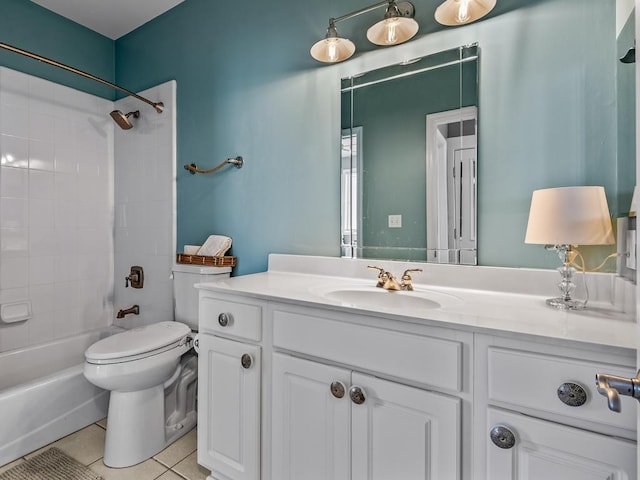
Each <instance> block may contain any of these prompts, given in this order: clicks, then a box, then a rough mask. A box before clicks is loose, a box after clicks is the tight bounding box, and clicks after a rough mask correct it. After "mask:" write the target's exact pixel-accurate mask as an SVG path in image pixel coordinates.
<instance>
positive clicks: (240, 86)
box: [0, 0, 627, 274]
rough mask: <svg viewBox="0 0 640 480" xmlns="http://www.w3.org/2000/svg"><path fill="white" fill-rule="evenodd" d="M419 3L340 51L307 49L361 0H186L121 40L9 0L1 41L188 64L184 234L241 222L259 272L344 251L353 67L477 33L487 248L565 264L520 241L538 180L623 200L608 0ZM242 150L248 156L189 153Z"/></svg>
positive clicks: (105, 73)
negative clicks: (345, 145)
mask: <svg viewBox="0 0 640 480" xmlns="http://www.w3.org/2000/svg"><path fill="white" fill-rule="evenodd" d="M416 4H417V5H416V8H417V11H418V13H419V15H420V16H421V17H420V18H419V22H420V25H421V27H420V35H419V36H418V38H417V39H415V40H413V41H411V42H408V43H406V44H404V45H401V46H398V47H393V48H388V49H387V48H374V47H371V46H368V45H367V42H366V40H364V38H363V37H364V31H365V28H364V25H366V24H367V23H370V22H371V21H372V19H373V18H375V14H373V13H372V14H367V15H363V16H362V17H358V18H357V19H354V20H352V21H347V22H345V23H344V24H340V30H341V31H346V32H347V33H349V34H352V33H353V32H361V33H359V34H357V35H354V38H353V39H354V41H355V43H356V45H358V49H359V53H358V54H357V55H356V57H354V59H352V60H350V61H348V62H345V63H343V64H339V65H333V66H324V65H320V64H317V63H316V62H315V61H313V60H312V59H311V58H310V56H309V54H308V50H309V48H310V46H311V45H312V44H313V42H315V41H316V40H317V39H318V38H321V37H322V36H323V34H324V31H325V29H326V23H327V20H328V18H329V17H331V16H336V15H341V14H343V13H346V12H347V11H350V10H355V9H358V8H360V7H362V2H361V1H360V0H342V1H338V0H329V1H327V0H308V1H305V2H300V1H293V0H273V1H271V2H264V1H262V0H246V1H245V2H242V3H238V4H232V5H227V4H225V5H220V4H219V2H212V1H211V0H186V1H185V2H184V3H182V4H180V5H179V6H178V7H176V8H174V9H172V10H170V11H169V12H167V13H165V14H164V15H162V16H160V17H158V18H156V19H154V20H153V21H151V22H149V23H147V24H145V25H144V26H142V27H141V28H139V29H137V30H136V31H134V32H132V33H131V34H129V35H126V36H125V37H123V38H121V39H119V40H118V41H116V42H115V53H114V42H112V41H111V40H109V39H107V38H105V37H102V36H100V35H98V34H96V33H93V32H90V31H89V30H87V29H85V28H83V27H80V26H78V25H76V24H74V23H73V22H70V21H68V20H65V19H62V18H61V17H59V16H57V15H55V14H52V13H51V12H49V11H47V10H45V9H43V8H41V7H39V6H37V5H35V4H33V3H32V2H28V1H25V0H2V14H1V15H0V31H1V32H2V35H1V37H0V40H1V41H4V42H7V43H13V44H15V45H16V46H18V47H22V48H26V49H28V50H33V51H35V52H37V53H40V54H43V55H46V56H51V57H53V58H55V59H56V60H59V61H62V62H64V63H68V64H70V65H73V66H75V67H78V68H81V69H83V70H86V71H89V72H91V73H93V74H95V75H98V76H101V77H103V78H105V79H106V80H110V81H113V80H115V81H116V83H119V84H122V85H124V86H126V87H127V88H129V89H131V90H141V89H144V88H147V87H150V86H153V85H157V84H159V83H162V82H165V81H167V80H170V79H175V80H177V84H178V145H177V152H178V177H177V188H178V245H179V246H181V245H183V244H194V243H199V242H202V241H203V240H204V239H205V238H206V236H207V235H208V234H210V233H219V234H227V235H230V236H232V237H233V239H234V250H233V251H234V253H235V254H236V255H238V257H239V266H238V268H237V269H236V273H240V274H243V273H250V272H255V271H260V270H264V269H265V268H266V263H267V254H268V253H269V252H281V253H298V254H315V255H339V247H338V245H339V238H340V237H339V234H340V232H339V192H338V189H339V185H338V184H339V182H338V178H339V161H338V159H339V139H340V94H339V90H340V78H341V77H345V76H349V75H352V74H354V73H357V72H359V71H364V70H370V69H373V68H379V67H381V66H384V65H387V64H391V63H396V62H398V61H401V60H405V59H409V58H415V57H417V56H422V55H425V54H429V53H435V52H437V51H441V50H445V49H450V48H454V47H457V46H459V45H463V44H470V43H474V42H478V43H479V45H480V51H481V66H480V95H479V97H480V118H479V130H480V139H479V172H478V173H479V182H480V186H479V232H478V233H479V262H480V264H483V265H502V266H537V267H544V266H548V267H555V266H556V265H557V259H556V258H555V256H554V255H552V254H549V253H547V252H545V251H544V250H543V249H542V248H541V247H539V246H534V245H525V244H524V243H523V239H524V232H525V228H526V222H527V215H528V208H529V202H530V198H531V192H532V190H534V189H537V188H545V187H552V186H561V185H578V184H598V185H604V186H605V188H606V189H607V192H608V193H609V201H610V207H611V210H612V212H618V211H619V210H620V208H618V202H617V198H616V195H615V191H616V186H617V182H618V176H619V175H618V169H617V168H616V164H615V152H616V149H615V145H616V142H617V134H616V116H617V114H616V110H615V104H616V87H615V82H614V81H613V80H612V78H613V75H612V73H611V72H615V69H616V67H617V66H616V65H615V62H616V61H617V60H616V59H615V57H616V43H615V38H614V35H613V34H612V33H611V32H614V31H615V29H614V28H615V27H614V25H615V16H614V8H613V5H614V0H539V1H533V0H532V1H528V2H525V6H524V7H522V8H520V9H518V10H513V11H507V8H506V7H505V6H504V5H505V4H504V3H499V5H498V6H497V7H496V11H495V13H494V16H493V18H489V19H487V20H486V21H482V22H478V23H475V24H472V25H469V26H465V27H462V28H451V29H445V30H442V31H438V32H434V30H435V28H434V26H433V25H434V22H433V20H432V18H433V17H432V15H433V9H434V8H435V4H434V5H431V4H429V5H424V4H423V3H421V2H416ZM501 9H502V10H501ZM365 50H369V51H367V52H366V53H364V54H363V52H364V51H365ZM114 59H117V62H114ZM114 63H115V67H114ZM0 64H2V65H5V66H7V67H9V68H14V69H17V70H21V71H24V72H27V73H31V74H34V75H38V76H41V77H44V78H48V79H50V80H54V81H57V82H59V83H62V84H65V85H69V86H72V87H75V88H78V89H80V90H84V91H87V92H90V93H95V94H97V95H100V96H102V97H105V98H113V97H114V94H113V91H111V90H110V89H108V88H107V87H102V86H100V85H98V84H94V83H93V82H90V81H89V80H85V79H82V78H79V77H75V76H73V75H71V74H69V73H66V72H62V71H58V70H55V69H53V67H49V66H47V65H41V64H39V63H37V62H34V61H32V60H28V59H23V58H22V57H18V56H17V55H15V54H11V53H8V52H0ZM603 85H604V87H603ZM235 155H242V156H243V157H245V159H246V165H245V167H244V168H242V169H241V170H237V169H234V168H232V167H230V168H228V169H226V170H225V171H223V172H221V173H218V174H214V175H209V176H200V175H197V176H191V175H189V174H188V173H187V172H186V171H185V170H183V169H182V165H184V164H188V163H197V164H198V165H200V166H202V167H210V166H213V165H216V164H218V163H219V162H220V161H221V160H222V159H224V158H227V157H230V156H235ZM612 158H613V159H614V160H613V161H612ZM625 175H627V174H625Z"/></svg>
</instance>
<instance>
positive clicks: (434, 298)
mask: <svg viewBox="0 0 640 480" xmlns="http://www.w3.org/2000/svg"><path fill="white" fill-rule="evenodd" d="M321 295H322V296H323V297H325V298H327V299H329V300H334V301H337V302H340V303H342V304H344V305H348V306H352V307H358V308H375V309H385V310H394V311H397V312H398V313H401V311H402V309H411V310H416V309H417V310H424V309H434V308H441V307H442V303H443V302H446V301H448V300H450V299H455V297H454V296H452V295H447V294H444V293H440V292H431V291H420V290H415V291H412V292H407V291H387V290H384V289H383V288H376V287H360V288H344V289H342V288H341V289H335V290H327V291H324V292H322V293H321Z"/></svg>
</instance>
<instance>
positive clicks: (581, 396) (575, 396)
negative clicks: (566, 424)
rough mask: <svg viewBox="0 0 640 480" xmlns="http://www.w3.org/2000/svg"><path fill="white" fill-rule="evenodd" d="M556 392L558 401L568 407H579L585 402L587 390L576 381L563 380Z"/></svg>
mask: <svg viewBox="0 0 640 480" xmlns="http://www.w3.org/2000/svg"><path fill="white" fill-rule="evenodd" d="M556 393H557V395H558V398H559V399H560V401H561V402H562V403H564V404H565V405H568V406H570V407H581V406H582V405H584V404H585V403H587V391H586V390H585V389H584V388H583V387H582V385H578V384H577V383H573V382H565V383H563V384H561V385H560V386H559V387H558V390H557V391H556Z"/></svg>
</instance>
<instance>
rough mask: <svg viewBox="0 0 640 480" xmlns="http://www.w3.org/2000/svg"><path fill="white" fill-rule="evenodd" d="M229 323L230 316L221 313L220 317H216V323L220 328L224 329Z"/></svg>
mask: <svg viewBox="0 0 640 480" xmlns="http://www.w3.org/2000/svg"><path fill="white" fill-rule="evenodd" d="M230 321H231V315H230V314H228V313H221V314H220V315H218V323H219V324H220V326H221V327H226V326H227V325H229V322H230Z"/></svg>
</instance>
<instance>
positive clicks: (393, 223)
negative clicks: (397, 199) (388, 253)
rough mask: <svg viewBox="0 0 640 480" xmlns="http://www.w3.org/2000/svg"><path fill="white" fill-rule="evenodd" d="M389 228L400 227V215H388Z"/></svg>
mask: <svg viewBox="0 0 640 480" xmlns="http://www.w3.org/2000/svg"><path fill="white" fill-rule="evenodd" d="M389 228H402V215H389Z"/></svg>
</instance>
